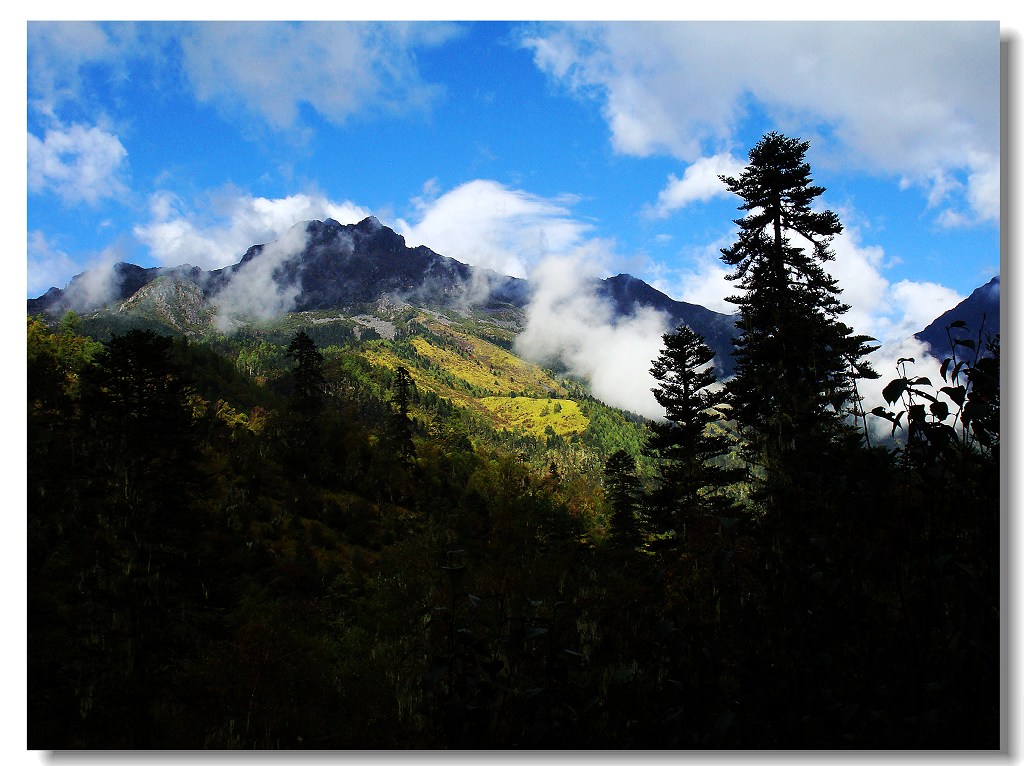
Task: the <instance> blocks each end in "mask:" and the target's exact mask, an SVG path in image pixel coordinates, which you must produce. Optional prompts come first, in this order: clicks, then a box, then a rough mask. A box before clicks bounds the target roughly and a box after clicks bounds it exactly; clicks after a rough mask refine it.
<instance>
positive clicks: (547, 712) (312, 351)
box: [27, 134, 1001, 750]
mask: <svg viewBox="0 0 1024 766" xmlns="http://www.w3.org/2000/svg"><path fill="white" fill-rule="evenodd" d="M805 150H806V144H803V143H801V142H799V141H795V140H793V139H788V138H786V137H784V136H779V135H778V134H769V135H767V136H765V138H764V139H763V140H762V142H761V143H759V144H758V145H757V146H756V147H755V148H754V149H753V150H752V151H751V153H750V160H751V162H750V166H749V167H748V168H747V170H746V171H745V172H744V174H743V175H741V176H739V177H737V178H727V179H723V180H725V181H726V183H727V184H728V185H729V186H730V189H731V190H732V191H734V192H735V193H737V194H738V195H739V196H740V198H741V199H743V200H744V207H743V208H741V209H742V210H745V211H748V214H747V216H746V217H745V218H743V219H741V220H740V221H739V222H738V223H739V224H740V226H741V229H740V235H739V237H738V239H737V242H736V243H735V244H734V245H733V246H732V247H730V248H726V249H725V250H723V251H722V252H723V261H724V262H725V263H726V264H728V265H729V266H730V267H733V268H734V269H735V271H734V273H733V279H734V281H735V282H736V286H737V292H738V294H737V297H736V298H735V303H736V304H737V306H738V308H739V310H740V313H739V315H738V331H739V332H738V337H737V340H736V347H735V354H734V356H733V359H732V360H731V365H732V366H731V369H733V370H734V371H735V376H734V377H732V378H730V379H729V380H728V381H727V382H726V383H725V385H724V386H723V385H721V384H720V383H719V382H718V381H717V380H716V379H715V375H714V372H713V370H714V366H713V364H714V357H715V353H714V351H713V350H712V349H711V348H709V346H708V344H706V343H705V340H704V338H702V336H701V335H700V334H699V333H697V332H694V331H693V330H692V329H690V328H688V327H686V326H685V325H683V326H680V327H679V328H678V329H677V330H675V331H674V332H672V333H669V334H667V335H665V337H664V347H663V350H662V352H661V355H660V356H659V357H658V358H657V359H655V360H653V361H652V368H651V373H652V374H653V376H654V378H655V380H657V381H658V388H657V389H656V397H657V400H658V402H659V403H660V404H661V406H663V407H664V409H665V413H666V417H665V418H664V419H662V420H658V421H656V422H648V421H645V420H643V419H641V418H639V417H636V416H631V415H629V414H628V413H624V412H621V411H619V410H616V409H613V408H610V407H608V406H606V405H604V404H602V403H601V402H599V401H597V400H596V399H594V398H593V397H591V396H589V395H588V393H587V390H586V386H585V385H584V383H583V382H581V381H578V380H574V379H572V378H571V377H568V376H565V375H561V374H558V373H557V372H556V371H552V370H546V369H543V368H541V367H538V366H537V365H534V364H530V363H528V362H525V361H524V360H523V359H521V358H520V357H518V356H516V355H515V354H514V353H513V352H512V349H513V340H514V337H515V328H514V326H512V323H508V322H505V323H503V322H502V321H500V319H496V318H495V317H496V315H495V314H494V313H493V312H492V313H490V314H486V315H485V314H474V313H472V312H462V313H458V312H456V313H446V312H442V311H436V310H428V309H424V308H417V307H415V306H411V305H403V306H397V307H394V308H393V310H390V313H386V314H382V313H378V314H377V315H374V316H370V315H368V314H366V315H363V314H356V315H346V316H341V315H339V314H338V313H337V312H331V311H327V310H316V311H313V310H311V311H305V312H298V313H292V314H288V315H287V316H284V317H280V318H278V319H276V320H275V321H273V322H269V323H264V324H249V325H244V326H241V325H240V326H238V327H234V328H232V329H231V331H229V332H212V331H211V332H208V333H206V334H203V335H197V334H192V335H191V336H190V335H188V334H184V333H182V332H180V331H179V332H175V331H173V330H170V329H168V326H169V323H170V324H171V325H173V322H170V320H169V319H168V316H165V315H159V316H158V314H159V311H158V309H159V308H160V307H161V306H166V305H167V303H166V301H161V299H160V298H159V295H158V294H157V292H158V291H159V290H160V289H166V288H161V286H160V285H159V284H156V283H155V282H153V283H150V284H156V287H155V288H153V293H152V294H151V295H150V296H149V298H148V299H150V300H152V301H153V303H152V304H147V305H150V307H151V309H152V311H150V313H148V314H147V313H146V310H141V311H136V312H135V313H134V314H131V320H130V321H128V320H124V321H123V322H122V323H121V324H112V322H113V321H114V320H113V319H111V317H110V316H107V317H105V318H100V317H93V318H80V317H78V316H76V315H75V314H74V313H67V314H66V315H64V316H63V317H62V318H61V319H60V320H59V321H53V320H51V319H48V318H46V317H42V316H30V317H29V318H28V321H27V333H28V334H27V338H28V341H27V349H28V402H27V408H28V444H27V450H28V498H29V500H28V509H27V513H28V540H27V548H28V646H29V649H28V679H29V683H28V700H27V703H28V721H29V726H28V747H29V748H30V749H118V748H132V749H141V748H156V749H194V748H240V749H246V748H260V749H263V748H283V749H350V748H359V749H382V748H402V749H407V748H476V749H482V748H534V749H538V748H540V749H555V748H576V749H588V750H589V749H600V748H645V749H663V748H699V749H705V748H743V749H747V748H787V749H791V748H822V749H838V748H844V749H845V748H872V749H891V748H912V749H928V750H932V749H947V748H966V749H996V748H998V747H999V746H1000V731H999V713H1000V696H999V683H1000V672H1001V668H1000V663H999V658H1000V632H999V626H1000V612H999V599H1000V592H999V573H1000V556H999V551H1000V544H999V525H1000V516H999V513H1000V504H999V500H1000V483H999V336H998V335H994V336H992V335H985V334H983V333H981V332H980V331H979V329H978V328H970V327H967V326H965V323H963V322H958V321H954V322H951V323H950V324H949V326H948V330H947V333H948V338H949V341H950V348H949V358H948V359H947V360H946V361H945V362H944V363H943V364H942V377H943V380H941V381H937V380H936V381H932V380H928V379H925V378H922V377H919V376H915V375H914V373H913V360H901V361H900V366H899V369H898V370H897V376H896V378H895V379H893V380H892V381H891V382H889V383H888V384H887V385H886V387H885V394H884V395H885V399H886V402H887V407H878V408H876V409H875V410H874V412H869V413H866V412H864V411H863V409H862V408H861V406H860V400H859V396H858V390H857V385H856V383H857V381H858V380H860V379H864V378H871V377H877V375H878V374H880V373H888V372H889V371H875V370H873V369H872V367H871V365H870V364H869V362H868V361H867V360H868V359H869V358H870V353H871V342H870V340H871V339H868V338H864V337H862V336H858V335H855V334H853V331H852V330H851V328H849V327H848V326H846V325H845V324H843V322H842V316H843V314H844V312H845V310H846V308H847V307H845V306H844V305H843V304H842V301H841V299H840V295H841V290H840V287H839V286H838V285H837V284H836V283H835V281H834V280H832V279H831V278H830V277H828V275H827V273H826V272H825V270H824V268H823V265H822V264H824V263H825V262H827V261H828V260H829V258H830V255H831V254H830V250H829V241H830V239H831V237H832V236H834V234H835V233H837V232H838V231H839V230H841V224H840V223H839V221H838V218H837V217H836V216H835V214H833V213H831V212H817V211H816V212H812V209H811V203H812V202H813V201H814V200H815V198H816V197H817V196H818V195H819V194H820V192H821V189H820V187H815V186H812V185H811V181H810V175H809V167H808V166H807V165H806V163H805V162H804V160H803V157H804V152H805ZM750 211H753V212H750ZM790 228H792V229H793V231H794V232H795V233H797V234H799V235H801V237H802V239H801V244H803V243H805V242H810V243H811V244H810V245H808V246H806V247H804V248H799V247H795V246H794V245H792V244H791V243H790V241H789V238H788V237H789V234H787V233H786V232H787V231H788V230H789V229H790ZM142 297H143V298H146V296H145V295H144V296H142ZM185 297H186V298H187V296H185ZM176 305H178V306H182V305H188V304H187V301H186V303H185V304H182V303H180V302H179V303H178V304H176ZM197 305H198V304H197ZM143 308H145V307H143ZM174 317H177V318H178V319H181V320H182V321H185V320H187V319H188V317H187V316H184V315H181V314H175V315H174ZM172 318H173V317H172ZM158 330H159V331H158ZM794 338H799V339H801V342H800V343H794V342H792V339H794ZM709 363H710V364H709ZM868 419H881V420H883V421H886V422H887V423H891V426H892V435H893V437H894V441H893V442H892V443H890V444H888V445H885V446H878V445H877V444H875V445H874V446H872V445H871V444H870V443H869V441H868V440H867V439H866V438H865V423H866V421H867V420H868Z"/></svg>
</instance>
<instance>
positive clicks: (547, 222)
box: [395, 179, 591, 277]
mask: <svg viewBox="0 0 1024 766" xmlns="http://www.w3.org/2000/svg"><path fill="white" fill-rule="evenodd" d="M430 188H431V191H433V192H436V188H435V187H430ZM571 201H572V200H571V199H569V198H558V199H548V198H545V197H540V196H537V195H535V194H530V193H529V192H525V191H520V190H517V189H509V188H507V187H505V186H503V185H502V184H499V183H498V182H496V181H490V180H482V179H478V180H475V181H469V182H468V183H465V184H462V185H461V186H458V187H456V188H455V189H452V190H451V191H449V192H447V193H445V194H443V195H441V196H439V197H436V198H426V199H419V200H416V201H415V203H416V205H417V207H418V210H417V218H418V220H417V222H416V223H409V222H407V221H405V220H403V219H399V220H398V222H397V223H396V225H395V229H396V231H398V233H399V234H402V235H403V236H404V237H405V238H406V241H407V242H408V243H409V245H410V246H411V247H415V246H416V245H426V246H427V247H429V248H430V249H432V250H434V251H435V252H437V253H440V254H441V255H447V256H449V257H451V258H455V259H456V260H459V261H462V262H463V263H468V264H470V265H472V266H479V267H482V268H488V269H492V270H494V271H497V272H499V273H501V274H508V275H510V276H513V277H525V276H527V274H528V273H529V271H530V269H531V267H532V265H533V264H535V263H537V262H539V261H540V260H541V259H543V258H544V257H546V256H548V255H553V254H556V255H557V254H565V253H568V252H570V251H572V250H573V249H574V248H576V247H579V246H580V244H582V243H583V241H584V239H585V236H586V234H587V233H588V232H589V231H590V229H591V227H590V226H589V225H588V224H585V223H582V222H580V221H578V220H575V219H574V218H572V216H571V212H570V210H569V207H568V205H569V204H570V203H571Z"/></svg>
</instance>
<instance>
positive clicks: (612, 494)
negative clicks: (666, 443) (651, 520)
mask: <svg viewBox="0 0 1024 766" xmlns="http://www.w3.org/2000/svg"><path fill="white" fill-rule="evenodd" d="M604 491H605V497H606V498H607V500H608V505H609V506H610V507H611V512H612V519H611V521H612V523H611V526H612V532H611V538H612V541H613V542H614V544H615V545H616V546H618V547H621V548H635V547H636V546H638V545H639V544H640V525H639V522H638V520H637V517H636V511H637V507H638V505H639V494H640V480H639V479H638V478H637V476H636V460H635V459H634V458H633V456H632V455H630V454H629V453H628V452H626V450H623V449H620V450H616V451H615V452H614V453H612V455H611V456H609V458H608V460H607V461H605V464H604Z"/></svg>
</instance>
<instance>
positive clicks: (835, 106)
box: [523, 21, 999, 220]
mask: <svg viewBox="0 0 1024 766" xmlns="http://www.w3.org/2000/svg"><path fill="white" fill-rule="evenodd" d="M523 45H524V46H525V47H527V48H529V49H530V50H532V51H533V54H534V60H535V62H536V64H537V66H538V67H539V68H540V69H542V70H543V71H545V72H547V73H548V74H549V75H550V76H551V77H553V78H554V79H556V80H558V81H560V82H562V83H564V84H565V85H566V86H567V87H568V88H570V89H571V90H572V91H573V92H575V93H577V94H579V95H580V96H581V97H584V98H591V99H594V100H596V101H598V102H599V103H600V104H601V106H602V108H603V110H604V114H605V119H606V120H607V122H608V124H609V126H610V128H611V131H612V144H613V146H614V148H615V149H616V150H617V151H619V152H621V153H623V154H630V155H636V156H647V155H650V154H655V153H665V154H670V155H673V156H675V157H677V158H679V159H681V160H683V161H687V162H693V161H695V160H697V159H698V158H700V157H701V156H703V155H704V154H706V153H707V152H708V149H710V150H711V151H712V152H715V153H721V152H722V151H728V150H731V149H732V147H733V145H734V143H735V142H736V141H737V140H738V135H737V134H738V131H739V128H740V126H741V123H742V119H743V118H744V116H745V115H746V113H747V111H748V109H749V108H750V106H751V104H756V105H757V107H758V108H760V109H761V110H763V111H764V112H765V113H766V114H767V116H768V117H769V118H770V119H771V120H772V121H773V122H774V123H775V125H776V126H777V128H778V129H781V130H784V131H786V132H790V133H796V134H798V135H802V136H804V137H808V136H809V135H814V136H816V141H815V145H816V147H820V148H816V151H818V152H819V153H820V154H821V155H822V156H824V157H826V158H828V160H829V161H830V162H833V163H836V164H842V165H843V166H846V167H850V168H856V169H861V170H868V171H872V172H877V171H882V172H886V173H890V174H894V175H897V176H900V175H901V176H904V177H905V178H906V179H907V180H908V181H909V182H910V183H912V184H914V185H915V186H919V187H921V188H922V189H923V190H924V191H925V193H926V195H927V194H928V193H929V192H930V191H933V190H934V191H937V192H938V193H939V195H940V196H945V193H946V192H947V191H949V190H950V189H951V187H950V186H949V185H948V184H949V181H950V179H954V180H955V183H957V184H959V185H960V186H961V187H962V188H968V187H970V186H971V185H972V183H973V185H974V186H975V187H976V188H975V189H974V190H973V191H972V190H970V189H969V188H968V191H967V194H966V197H963V191H962V189H961V190H960V191H959V192H958V194H957V195H955V198H954V199H952V200H950V201H949V202H948V203H947V204H954V203H955V201H956V200H959V199H961V198H963V199H964V204H967V205H970V206H971V211H972V216H973V217H974V218H975V219H979V220H997V218H996V216H997V215H998V204H994V202H995V200H997V199H998V197H997V196H996V195H995V191H996V186H995V185H994V184H993V183H992V179H993V178H994V177H997V175H996V174H997V173H998V165H999V159H998V158H999V25H998V23H995V22H738V21H732V22H677V23H673V22H665V21H659V22H655V23H647V22H638V23H609V24H599V23H594V24H568V25H563V24H558V25H547V26H543V27H540V28H539V30H534V31H533V32H531V33H530V34H529V35H528V36H526V37H524V39H523ZM822 126H828V129H827V130H826V131H825V132H824V133H823V134H822V135H819V133H821V132H822ZM968 177H970V178H973V179H974V180H973V182H972V181H970V180H968Z"/></svg>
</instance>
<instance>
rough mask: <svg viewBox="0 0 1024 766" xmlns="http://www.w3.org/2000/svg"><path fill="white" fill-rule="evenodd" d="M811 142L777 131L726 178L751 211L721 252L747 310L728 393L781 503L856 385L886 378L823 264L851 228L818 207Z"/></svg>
mask: <svg viewBox="0 0 1024 766" xmlns="http://www.w3.org/2000/svg"><path fill="white" fill-rule="evenodd" d="M808 146H809V144H808V142H806V141H800V140H798V139H794V138H788V137H786V136H783V135H781V134H779V133H768V134H767V135H765V136H764V137H763V138H762V139H761V140H760V141H759V142H758V143H757V145H756V146H755V147H754V148H753V149H751V151H750V164H749V165H748V166H747V168H746V169H745V170H744V171H743V173H742V174H741V175H740V176H739V177H738V178H730V177H725V176H722V180H723V181H724V182H725V183H726V185H727V186H728V188H729V191H731V192H733V193H734V194H737V195H739V196H740V198H742V199H743V205H741V206H740V208H739V209H740V210H744V211H747V215H746V216H745V217H743V218H740V219H738V220H736V221H735V223H736V224H737V226H739V235H738V238H737V240H736V242H735V244H733V245H732V246H731V247H728V248H724V249H723V250H722V260H723V261H724V262H725V263H726V264H728V265H729V266H732V267H734V269H735V270H734V272H733V273H732V274H730V275H729V276H728V278H729V279H731V280H733V281H735V282H737V283H738V284H739V286H740V287H741V288H742V289H743V293H742V294H741V295H739V296H736V297H733V298H730V299H729V300H730V301H732V302H733V303H735V304H737V305H738V306H739V314H740V318H739V321H738V328H739V330H740V334H739V337H738V338H737V339H736V340H735V341H734V343H735V349H734V351H733V355H734V357H735V359H736V375H735V377H734V378H733V379H732V381H731V382H730V383H729V387H728V388H729V393H730V396H731V403H732V405H733V407H734V408H735V416H736V419H737V421H738V422H739V424H740V427H741V429H742V431H743V433H744V435H745V436H746V438H747V439H748V440H749V444H750V451H749V452H750V457H751V459H752V461H753V462H754V463H755V464H757V465H759V466H760V468H761V469H763V470H764V471H765V472H766V480H767V481H766V488H767V489H768V494H769V496H770V497H773V498H774V500H776V501H780V500H782V497H780V496H779V493H780V492H782V493H783V495H786V492H785V487H786V486H787V485H788V484H790V483H791V482H792V481H793V478H794V477H793V476H792V475H791V473H792V472H791V469H792V468H793V467H794V466H797V465H799V464H800V463H801V462H802V461H807V460H810V459H812V457H817V456H820V455H821V453H822V451H825V452H827V451H828V450H829V445H830V444H831V443H832V442H834V441H835V440H836V439H837V437H839V436H840V435H842V434H843V419H844V418H845V416H846V414H847V412H846V405H847V402H848V401H849V400H850V399H851V396H853V395H854V390H853V385H854V382H855V381H856V379H857V378H874V377H877V373H875V372H874V371H873V370H872V369H871V367H870V365H868V364H867V363H866V362H865V361H864V360H863V357H864V356H865V355H866V354H867V353H869V352H870V351H871V349H870V348H869V347H868V341H870V340H871V339H870V338H867V337H865V336H859V335H854V334H853V330H852V329H851V328H850V327H849V326H847V325H845V324H843V323H842V322H841V321H840V317H842V316H843V314H845V313H846V312H847V311H848V310H849V306H848V305H846V304H844V303H842V302H841V300H840V295H841V290H840V288H839V287H838V285H837V283H836V280H835V279H833V278H832V277H831V276H830V275H829V274H828V273H827V272H826V271H825V269H824V268H823V264H825V263H827V262H828V261H830V260H832V259H833V257H834V254H833V253H832V250H831V241H832V238H833V237H834V236H835V235H836V234H839V233H840V232H841V231H842V224H841V223H840V222H839V218H838V216H836V214H835V213H834V212H832V211H831V210H825V211H821V212H817V211H814V210H812V209H811V205H812V203H813V202H814V201H815V200H816V199H817V198H818V197H819V196H820V195H821V194H822V193H823V192H824V191H825V190H824V188H823V187H821V186H815V185H813V183H812V179H811V170H810V166H809V165H808V164H807V162H806V161H805V159H804V155H805V153H806V152H807V149H808ZM794 236H795V237H796V239H795V240H794V239H793V238H792V237H794ZM787 500H788V498H787Z"/></svg>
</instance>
